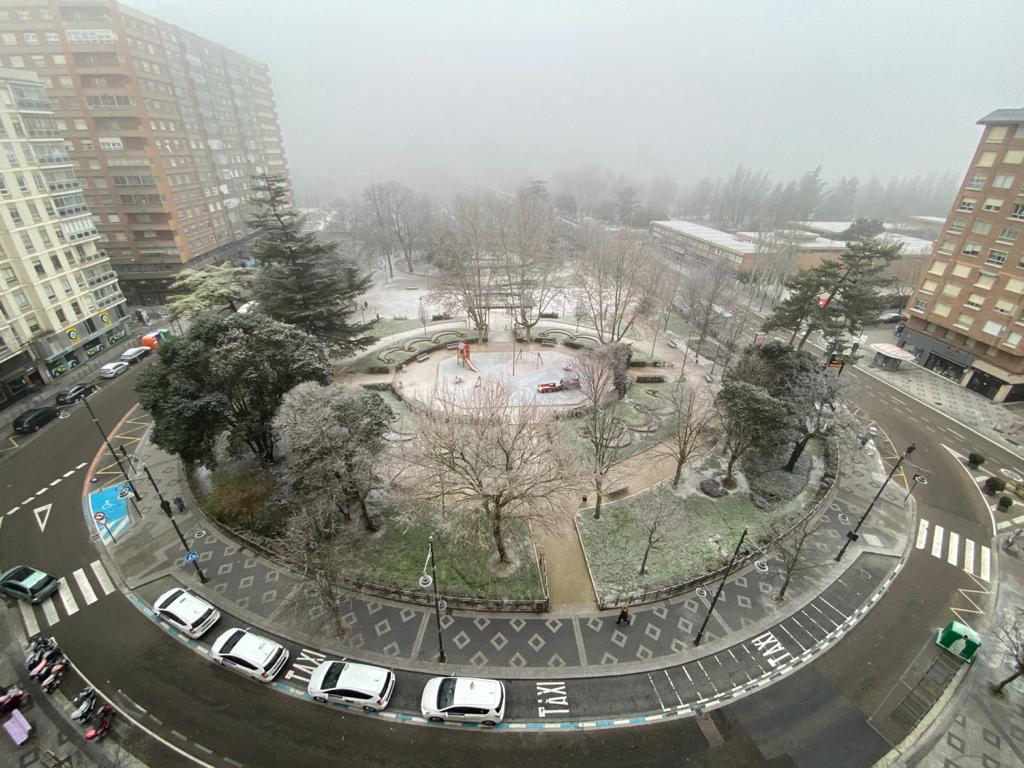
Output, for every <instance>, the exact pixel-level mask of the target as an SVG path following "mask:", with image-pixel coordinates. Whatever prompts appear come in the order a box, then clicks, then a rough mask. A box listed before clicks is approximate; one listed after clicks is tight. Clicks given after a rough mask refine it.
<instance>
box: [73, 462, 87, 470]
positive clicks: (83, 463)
mask: <svg viewBox="0 0 1024 768" xmlns="http://www.w3.org/2000/svg"><path fill="white" fill-rule="evenodd" d="M85 465H86V462H84V461H83V462H82V463H81V464H79V465H78V466H77V467H75V469H81V468H82V467H84V466H85Z"/></svg>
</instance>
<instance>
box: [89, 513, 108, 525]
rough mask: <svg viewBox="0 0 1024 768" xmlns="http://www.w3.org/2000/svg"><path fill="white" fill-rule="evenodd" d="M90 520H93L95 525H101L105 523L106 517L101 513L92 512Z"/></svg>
mask: <svg viewBox="0 0 1024 768" xmlns="http://www.w3.org/2000/svg"><path fill="white" fill-rule="evenodd" d="M92 519H93V520H95V521H96V522H97V523H103V522H106V519H107V516H106V515H104V514H103V513H102V512H93V513H92Z"/></svg>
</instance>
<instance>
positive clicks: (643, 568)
mask: <svg viewBox="0 0 1024 768" xmlns="http://www.w3.org/2000/svg"><path fill="white" fill-rule="evenodd" d="M650 554H651V543H650V542H647V549H645V550H644V561H643V562H642V563H640V575H641V576H646V575H647V558H648V557H649V556H650Z"/></svg>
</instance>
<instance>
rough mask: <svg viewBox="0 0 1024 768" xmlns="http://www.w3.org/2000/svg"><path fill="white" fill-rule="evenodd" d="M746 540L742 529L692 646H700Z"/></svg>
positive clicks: (745, 530)
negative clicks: (719, 597) (716, 604)
mask: <svg viewBox="0 0 1024 768" xmlns="http://www.w3.org/2000/svg"><path fill="white" fill-rule="evenodd" d="M745 538H747V529H746V528H744V529H743V535H742V536H740V540H739V543H738V544H737V545H736V551H735V552H733V553H732V559H731V560H730V561H729V565H728V566H726V568H725V574H724V575H723V576H722V580H721V581H720V582H719V584H718V590H717V591H716V592H715V596H714V598H713V599H712V600H711V605H709V606H708V613H707V616H705V617H704V621H703V622H702V623H701V625H700V629H699V630H697V636H696V637H695V638H693V644H694V645H700V641H701V640H702V639H703V638H704V630H705V629H706V628H707V626H708V620H709V619H710V618H711V614H712V613H714V612H715V603H717V602H718V596H719V595H721V594H722V587H724V586H725V582H726V581H728V579H729V572H730V571H731V570H732V566H733V563H735V562H736V558H737V557H738V556H739V554H740V547H742V546H743V540H744V539H745Z"/></svg>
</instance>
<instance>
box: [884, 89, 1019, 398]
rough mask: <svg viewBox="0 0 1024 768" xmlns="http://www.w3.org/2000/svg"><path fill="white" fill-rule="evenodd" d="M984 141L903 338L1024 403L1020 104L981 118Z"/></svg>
mask: <svg viewBox="0 0 1024 768" xmlns="http://www.w3.org/2000/svg"><path fill="white" fill-rule="evenodd" d="M978 124H979V125H981V126H983V132H982V136H981V141H980V142H979V144H978V147H977V149H976V150H975V151H974V156H973V157H972V159H971V164H970V166H969V168H968V170H967V173H966V174H965V177H964V182H963V184H962V185H961V187H960V191H959V193H958V195H957V198H956V201H955V202H954V204H953V210H951V211H950V213H949V216H948V217H947V219H946V221H945V226H944V227H943V231H942V234H940V235H939V239H938V240H936V243H935V250H934V252H933V253H932V256H931V259H930V260H929V262H928V264H927V267H926V269H925V272H924V274H923V276H922V278H921V281H920V283H919V285H918V287H917V290H916V291H915V292H914V294H913V296H912V297H911V299H910V309H909V314H910V320H909V321H908V322H907V326H906V329H905V331H904V333H903V335H902V336H901V339H900V343H901V344H904V345H906V346H907V348H908V349H910V350H911V351H913V352H914V354H915V355H916V356H917V359H918V362H920V363H921V364H922V365H923V366H925V367H926V368H930V369H932V370H934V371H936V372H938V373H941V374H943V375H945V376H948V377H949V378H951V379H953V380H954V381H957V382H959V383H960V385H961V386H964V387H967V388H968V389H971V390H974V391H975V392H978V393H980V394H982V395H984V396H985V397H988V398H989V399H991V400H994V401H996V402H1010V401H1017V400H1024V345H1022V342H1024V318H1022V317H1021V304H1022V301H1024V238H1022V237H1021V232H1022V230H1024V109H999V110H996V111H995V112H992V113H991V114H989V115H986V116H985V117H983V118H981V120H979V121H978Z"/></svg>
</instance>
